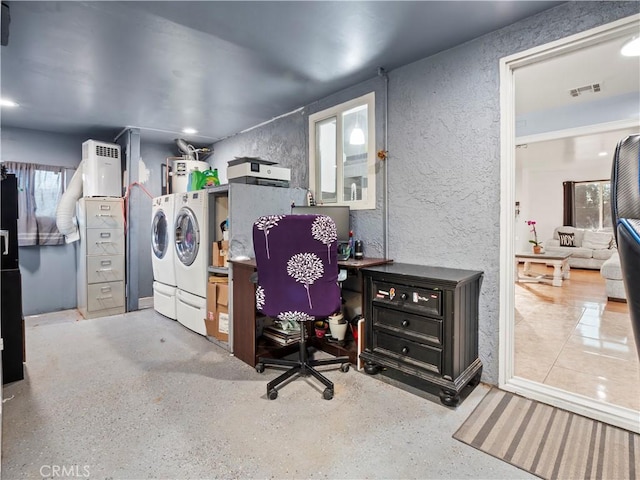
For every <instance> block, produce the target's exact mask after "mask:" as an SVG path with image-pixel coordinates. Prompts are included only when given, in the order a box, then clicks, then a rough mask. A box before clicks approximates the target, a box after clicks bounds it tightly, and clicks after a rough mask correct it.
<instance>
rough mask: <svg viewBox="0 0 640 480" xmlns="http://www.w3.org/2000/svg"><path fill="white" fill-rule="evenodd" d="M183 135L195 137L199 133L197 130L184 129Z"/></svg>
mask: <svg viewBox="0 0 640 480" xmlns="http://www.w3.org/2000/svg"><path fill="white" fill-rule="evenodd" d="M182 133H186V134H187V135H194V134H196V133H198V131H197V130H196V129H195V128H189V127H187V128H183V129H182Z"/></svg>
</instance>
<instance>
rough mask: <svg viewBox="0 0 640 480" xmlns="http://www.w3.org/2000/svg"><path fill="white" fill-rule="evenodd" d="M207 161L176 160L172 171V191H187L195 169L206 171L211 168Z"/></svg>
mask: <svg viewBox="0 0 640 480" xmlns="http://www.w3.org/2000/svg"><path fill="white" fill-rule="evenodd" d="M209 168H210V167H209V164H208V163H207V162H203V161H199V160H187V159H183V160H174V161H173V171H172V172H171V177H172V178H171V193H186V192H188V191H189V174H190V173H191V172H193V171H194V170H198V171H200V172H204V171H205V170H209Z"/></svg>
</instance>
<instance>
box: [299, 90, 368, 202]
mask: <svg viewBox="0 0 640 480" xmlns="http://www.w3.org/2000/svg"><path fill="white" fill-rule="evenodd" d="M375 102H376V97H375V92H373V91H372V92H369V93H366V94H364V95H362V96H360V97H357V98H354V99H352V100H348V101H346V102H343V103H340V104H338V105H334V106H333V107H330V108H327V109H325V110H322V111H319V112H316V113H313V114H311V115H309V120H308V127H309V190H310V191H311V193H312V194H313V195H314V197H316V200H317V201H318V202H320V201H321V199H320V198H319V197H318V195H316V194H317V192H318V191H319V185H318V182H319V181H320V178H319V175H318V174H317V168H318V164H317V162H316V151H317V145H316V124H317V123H319V122H323V121H325V120H327V119H329V118H331V117H335V118H336V158H337V159H340V158H343V128H342V114H343V113H344V112H347V111H349V110H352V109H354V108H357V107H360V106H363V105H366V106H367V138H368V141H367V198H366V199H363V200H355V201H350V200H349V201H346V200H343V199H342V196H341V195H340V194H339V193H340V192H343V191H344V170H343V162H340V161H337V172H336V179H337V185H336V186H337V190H336V202H332V203H330V204H328V205H344V206H348V207H350V208H351V209H352V210H373V209H375V208H376V135H375V133H376V125H375V118H376V116H375V106H376V105H375Z"/></svg>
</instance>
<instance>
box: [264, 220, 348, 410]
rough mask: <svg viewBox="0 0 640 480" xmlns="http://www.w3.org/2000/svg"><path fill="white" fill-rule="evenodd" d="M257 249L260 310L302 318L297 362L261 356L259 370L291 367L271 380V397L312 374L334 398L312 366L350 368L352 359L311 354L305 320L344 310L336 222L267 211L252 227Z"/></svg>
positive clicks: (291, 318) (284, 318) (274, 315)
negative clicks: (289, 381)
mask: <svg viewBox="0 0 640 480" xmlns="http://www.w3.org/2000/svg"><path fill="white" fill-rule="evenodd" d="M253 248H254V251H255V256H256V266H257V270H258V272H257V273H258V278H257V286H256V308H257V309H258V310H259V311H261V312H262V313H264V314H265V315H267V316H269V317H271V318H274V319H279V320H281V321H283V322H290V321H294V322H298V323H299V326H300V342H299V355H298V360H285V359H275V358H262V357H261V358H259V359H258V364H257V365H256V370H257V371H258V372H259V373H262V372H264V369H265V366H266V365H273V366H280V367H291V368H290V369H288V370H287V371H285V372H284V373H283V374H282V375H280V376H279V377H277V378H276V379H275V380H272V381H271V382H269V383H268V384H267V397H268V398H269V399H270V400H275V399H276V398H277V397H278V391H277V390H276V387H277V386H278V385H280V384H281V383H283V382H285V381H286V380H287V379H289V378H290V377H292V376H293V375H295V374H296V373H297V374H299V375H301V376H308V375H312V376H314V377H315V378H317V379H318V380H319V381H320V382H322V383H323V384H324V386H325V389H324V391H323V397H324V398H325V399H326V400H331V399H332V398H333V383H331V382H330V381H329V379H327V378H326V377H325V376H324V375H322V374H321V373H320V372H318V371H317V370H316V369H315V368H314V367H318V366H323V365H334V364H341V370H342V371H343V372H347V371H348V370H349V357H336V358H331V359H325V360H313V359H310V358H309V355H308V352H307V345H306V336H307V322H313V321H314V320H316V319H324V318H326V317H328V316H329V315H331V314H333V313H335V312H337V311H339V310H340V305H341V298H340V287H339V285H338V281H337V279H338V262H337V259H336V256H337V255H336V254H337V235H336V226H335V223H334V222H333V220H332V219H331V218H330V217H327V216H326V215H268V216H263V217H260V218H259V219H258V220H256V222H255V223H254V225H253Z"/></svg>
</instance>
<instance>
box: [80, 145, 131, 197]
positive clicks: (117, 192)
mask: <svg viewBox="0 0 640 480" xmlns="http://www.w3.org/2000/svg"><path fill="white" fill-rule="evenodd" d="M82 159H83V160H84V168H83V171H82V196H83V197H122V167H121V163H120V145H117V144H115V143H105V142H98V141H96V140H87V141H86V142H84V143H83V144H82Z"/></svg>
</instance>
